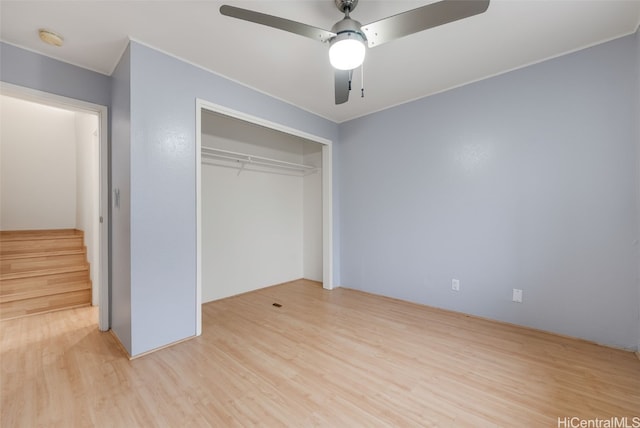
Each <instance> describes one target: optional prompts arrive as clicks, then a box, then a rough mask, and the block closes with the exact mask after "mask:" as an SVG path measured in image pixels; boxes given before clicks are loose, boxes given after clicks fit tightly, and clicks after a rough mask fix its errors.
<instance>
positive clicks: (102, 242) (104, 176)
mask: <svg viewBox="0 0 640 428" xmlns="http://www.w3.org/2000/svg"><path fill="white" fill-rule="evenodd" d="M0 94H2V95H7V96H10V97H14V98H19V99H22V100H25V101H32V102H35V103H38V104H44V105H48V106H51V107H57V108H62V109H65V110H70V111H74V112H79V113H89V114H94V115H96V116H97V117H98V144H99V150H98V152H99V154H98V156H99V161H98V162H99V170H100V171H99V176H100V178H99V181H100V184H99V187H100V188H99V189H98V192H99V196H98V199H99V201H100V203H99V205H100V206H99V214H98V215H99V216H100V219H99V220H98V221H99V222H100V223H99V224H100V228H99V229H100V233H99V236H98V240H99V248H100V251H99V254H98V260H99V265H100V266H99V267H98V269H99V272H98V275H96V278H97V279H98V284H92V287H94V286H97V287H98V293H99V294H98V296H99V297H98V299H99V302H98V329H99V330H100V331H107V330H109V328H110V325H109V318H110V317H109V314H110V308H109V303H110V302H109V284H110V282H109V281H110V271H109V251H110V246H109V231H110V218H109V140H108V126H109V122H108V107H107V106H103V105H100V104H93V103H90V102H86V101H82V100H77V99H75V98H68V97H64V96H62V95H56V94H52V93H49V92H44V91H40V90H37V89H32V88H27V87H24V86H18V85H13V84H11V83H6V82H0Z"/></svg>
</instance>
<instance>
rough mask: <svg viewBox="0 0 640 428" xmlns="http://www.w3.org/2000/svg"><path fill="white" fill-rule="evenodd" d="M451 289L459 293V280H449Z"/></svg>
mask: <svg viewBox="0 0 640 428" xmlns="http://www.w3.org/2000/svg"><path fill="white" fill-rule="evenodd" d="M451 289H452V290H453V291H460V280H459V279H452V280H451Z"/></svg>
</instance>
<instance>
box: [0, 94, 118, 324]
mask: <svg viewBox="0 0 640 428" xmlns="http://www.w3.org/2000/svg"><path fill="white" fill-rule="evenodd" d="M0 95H2V96H6V97H10V98H13V99H16V101H18V102H19V101H23V102H24V101H26V102H28V103H32V104H34V105H35V106H36V107H38V106H39V107H41V108H46V107H51V108H53V109H59V110H60V111H64V112H66V113H67V114H69V115H71V116H75V129H74V130H72V132H73V133H76V134H77V135H81V137H79V138H78V139H77V141H76V145H77V148H76V149H75V150H76V151H75V152H74V153H73V156H74V157H77V162H74V163H75V164H76V165H75V168H76V171H75V174H77V177H78V180H77V185H76V189H75V195H74V196H75V197H77V200H78V201H81V204H77V205H76V206H74V207H73V208H72V209H73V210H75V211H76V212H74V213H73V214H72V215H75V223H76V224H75V226H76V228H81V229H83V230H84V231H85V237H86V241H85V242H86V245H87V247H88V248H87V254H88V255H89V260H90V262H91V273H92V275H91V280H92V290H91V291H92V293H91V294H92V298H91V300H92V304H93V305H94V306H98V328H99V329H100V330H101V331H107V330H108V329H109V327H110V326H109V226H108V225H109V215H108V214H109V191H108V188H109V187H108V177H109V175H108V166H109V162H108V154H109V151H108V141H107V126H108V122H107V107H106V106H101V105H96V104H92V103H87V102H84V101H80V100H76V99H71V98H66V97H62V96H59V95H55V94H50V93H47V92H42V91H38V90H34V89H30V88H24V87H20V86H16V85H11V84H7V83H5V82H1V83H0ZM52 160H55V159H52ZM74 160H75V158H74ZM71 199H72V200H74V202H75V200H76V198H71ZM36 228H41V227H36ZM54 228H55V227H54Z"/></svg>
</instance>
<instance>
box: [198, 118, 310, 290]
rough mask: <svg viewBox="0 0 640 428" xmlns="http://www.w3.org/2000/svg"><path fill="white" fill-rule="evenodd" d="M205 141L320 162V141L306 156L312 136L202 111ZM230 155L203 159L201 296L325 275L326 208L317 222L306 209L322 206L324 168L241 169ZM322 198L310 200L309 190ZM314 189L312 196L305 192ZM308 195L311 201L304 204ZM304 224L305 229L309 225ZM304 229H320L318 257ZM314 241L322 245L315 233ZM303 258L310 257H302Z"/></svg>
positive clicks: (232, 148) (275, 156)
mask: <svg viewBox="0 0 640 428" xmlns="http://www.w3.org/2000/svg"><path fill="white" fill-rule="evenodd" d="M202 130H203V135H202V145H203V146H205V147H215V148H219V149H224V150H230V151H235V152H241V153H247V154H252V155H254V156H263V157H268V158H272V159H279V160H283V161H287V162H294V163H303V161H304V160H305V157H307V159H308V160H314V159H315V160H314V161H315V162H321V152H320V151H319V150H320V146H319V145H318V144H314V146H318V148H317V149H315V150H310V151H309V154H308V155H307V156H304V155H303V152H304V147H305V145H310V144H313V143H310V142H306V141H305V140H303V139H300V138H297V137H292V136H290V135H287V134H283V133H281V132H277V131H273V130H270V129H267V128H262V127H259V126H257V125H253V124H248V123H246V122H242V121H238V120H236V119H231V118H228V117H224V116H220V115H216V114H212V113H206V112H205V113H203V120H202ZM238 172H239V171H238V169H236V168H233V167H232V164H229V163H227V162H216V165H211V164H210V163H207V161H206V159H203V165H202V300H203V302H208V301H211V300H215V299H220V298H223V297H228V296H232V295H236V294H239V293H243V292H247V291H251V290H255V289H258V288H262V287H266V286H269V285H274V284H278V283H282V282H286V281H291V280H295V279H299V278H302V277H307V275H306V271H305V268H306V266H307V264H308V265H309V266H311V272H312V274H313V275H315V276H316V277H318V275H319V278H317V279H321V278H322V210H321V208H320V210H319V212H318V215H319V221H320V223H319V227H318V230H317V231H315V233H314V234H312V233H311V232H307V231H306V228H310V227H312V226H313V225H315V223H316V222H317V221H318V218H317V217H316V216H315V213H313V215H312V216H311V219H312V220H311V221H307V216H305V215H304V213H305V209H307V210H308V211H309V212H311V211H312V210H313V209H314V208H315V207H316V206H320V207H321V199H320V198H321V188H319V183H320V182H321V174H320V173H317V174H314V176H308V177H307V178H308V179H307V178H304V177H301V176H294V175H287V174H282V173H279V172H277V171H270V172H269V171H266V170H265V171H248V170H243V171H242V172H240V173H238ZM307 189H308V190H309V191H310V194H311V195H315V197H317V199H318V201H317V202H316V205H311V203H310V202H308V201H306V198H305V195H304V191H305V190H307ZM307 196H309V195H307ZM305 202H306V203H305ZM305 226H306V228H305ZM305 235H309V236H312V238H314V237H315V236H316V235H317V236H320V249H319V251H316V254H317V257H319V260H316V262H315V263H311V259H312V257H311V256H310V257H303V254H304V250H305V247H306V246H307V245H303V241H304V239H305ZM311 242H312V244H313V245H311V246H310V247H314V250H315V247H316V246H317V242H315V241H313V239H312V240H311ZM305 260H306V261H307V263H304V262H305Z"/></svg>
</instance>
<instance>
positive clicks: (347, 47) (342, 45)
mask: <svg viewBox="0 0 640 428" xmlns="http://www.w3.org/2000/svg"><path fill="white" fill-rule="evenodd" d="M366 53H367V48H366V46H365V44H364V38H363V37H362V36H361V35H360V34H358V33H356V32H355V31H348V32H344V33H340V34H338V35H337V36H336V37H334V39H333V40H332V41H331V47H330V48H329V61H330V62H331V65H332V66H333V68H336V69H338V70H353V69H354V68H358V67H360V66H361V65H362V63H363V62H364V57H365V54H366Z"/></svg>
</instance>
